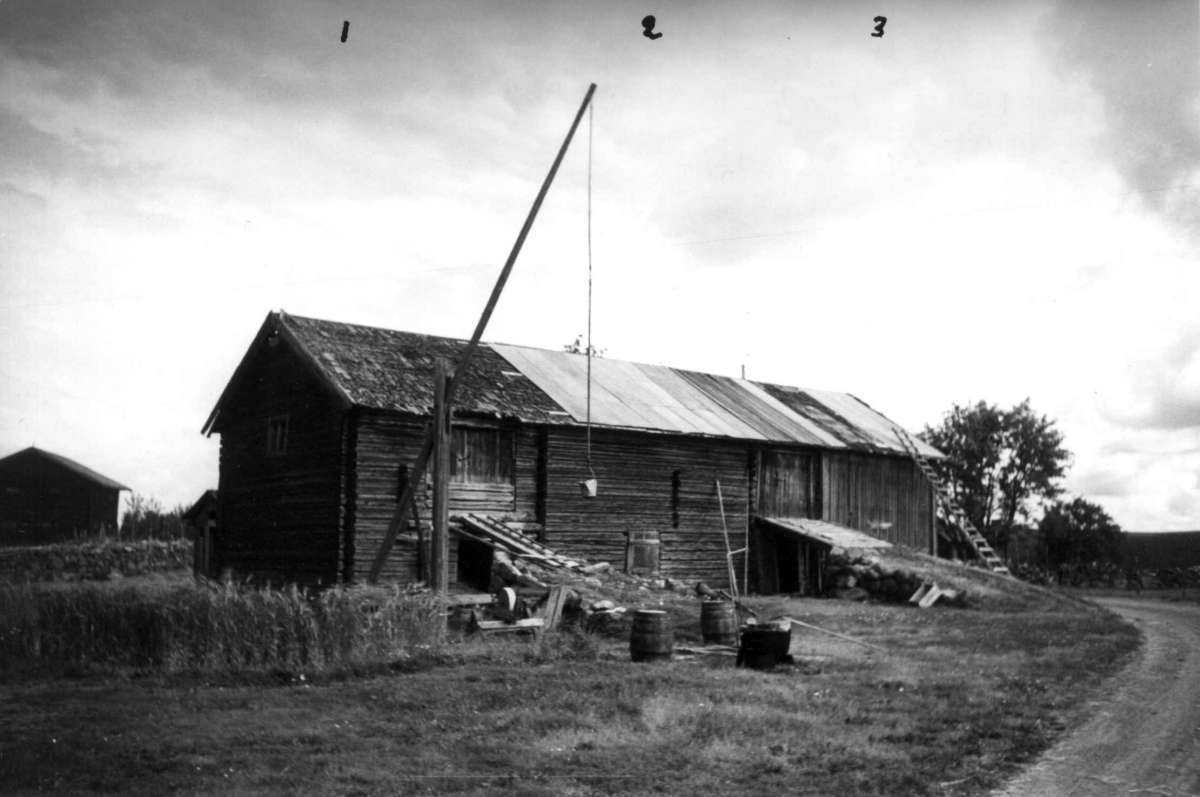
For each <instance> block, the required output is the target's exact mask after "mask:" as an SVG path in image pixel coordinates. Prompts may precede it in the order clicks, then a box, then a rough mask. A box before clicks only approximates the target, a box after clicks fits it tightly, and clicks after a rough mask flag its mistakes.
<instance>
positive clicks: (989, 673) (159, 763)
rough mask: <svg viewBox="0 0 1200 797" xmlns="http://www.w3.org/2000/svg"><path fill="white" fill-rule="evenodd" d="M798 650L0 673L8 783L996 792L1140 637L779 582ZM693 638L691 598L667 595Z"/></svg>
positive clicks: (1102, 618) (1071, 617)
mask: <svg viewBox="0 0 1200 797" xmlns="http://www.w3.org/2000/svg"><path fill="white" fill-rule="evenodd" d="M758 605H759V608H760V609H761V610H762V612H763V614H764V616H770V615H772V614H788V615H791V616H793V617H796V618H797V619H800V620H804V621H805V622H808V623H812V624H815V625H819V626H822V627H825V628H828V629H831V630H835V631H839V632H841V633H845V634H849V635H852V636H855V637H858V638H861V639H863V640H865V641H869V642H871V643H872V644H874V645H878V646H880V647H882V648H884V651H878V650H873V649H870V648H866V647H863V646H859V645H855V644H853V643H851V642H847V641H844V640H841V639H838V638H836V637H832V636H828V635H825V634H821V633H819V632H816V631H811V630H807V629H803V628H796V629H795V630H794V631H793V648H792V652H793V654H794V655H795V656H796V659H797V664H796V666H786V667H780V668H777V669H776V670H775V671H772V672H753V671H746V670H739V669H735V668H734V666H733V659H732V657H730V656H722V655H707V656H695V657H677V659H676V660H674V661H672V662H669V663H662V664H653V665H647V664H634V663H631V662H630V661H629V660H628V659H629V655H628V641H627V637H625V636H623V635H620V634H617V635H613V636H606V635H603V634H585V633H582V632H564V633H559V634H554V635H547V636H546V637H545V638H544V639H543V640H542V642H541V643H540V644H537V645H535V644H534V643H532V642H530V641H525V640H521V639H516V640H514V639H511V638H508V639H502V638H488V639H482V640H481V639H467V640H464V641H460V642H453V641H452V643H451V644H450V645H449V646H448V648H447V650H446V652H445V653H443V654H441V655H440V656H439V657H437V658H431V659H426V660H422V661H420V662H413V661H409V662H408V663H407V664H405V665H404V667H403V668H397V669H389V668H388V667H375V668H372V669H370V670H369V671H361V670H360V671H359V672H357V673H348V672H342V673H340V674H316V673H314V674H307V673H303V672H299V673H297V672H291V673H276V674H274V675H272V674H263V673H257V674H241V675H238V674H229V675H222V676H219V677H217V676H207V677H203V678H201V677H198V676H189V675H180V674H174V675H163V674H155V675H146V674H144V673H138V672H136V671H120V672H116V671H114V672H107V673H104V672H100V673H91V674H85V675H81V676H79V677H74V678H65V679H64V678H61V677H60V678H53V679H51V678H45V677H37V676H27V677H24V678H23V679H21V680H20V681H18V682H14V683H9V684H7V685H3V686H0V783H3V784H5V786H4V788H5V789H6V790H8V791H16V792H22V791H24V792H36V791H54V792H60V793H61V792H87V791H106V792H121V793H126V792H133V793H155V794H157V793H165V792H176V791H183V792H187V793H227V792H230V791H233V792H239V793H307V794H328V793H343V794H376V793H379V794H396V793H413V794H477V795H483V794H495V793H498V792H503V793H506V794H523V795H571V794H576V795H585V794H616V793H626V794H628V793H636V794H644V793H662V794H695V793H700V794H709V795H730V794H775V793H781V794H782V793H787V794H821V795H831V794H839V795H840V794H878V795H903V794H980V793H985V792H986V791H987V790H988V788H989V787H991V786H994V785H996V784H998V783H1000V782H1001V781H1002V780H1003V779H1004V778H1005V777H1006V776H1008V775H1009V774H1011V773H1012V772H1013V771H1014V770H1015V768H1016V767H1017V766H1019V764H1020V763H1021V762H1023V761H1026V760H1028V759H1030V758H1031V757H1033V756H1035V755H1037V754H1038V753H1039V752H1040V751H1041V750H1043V749H1045V747H1046V746H1048V744H1049V743H1050V741H1051V740H1052V739H1053V738H1054V737H1055V736H1056V735H1057V734H1059V733H1060V732H1061V731H1062V730H1063V729H1064V728H1066V727H1067V726H1068V725H1069V724H1070V723H1071V722H1072V721H1073V718H1074V717H1075V715H1076V712H1077V711H1079V709H1080V707H1081V705H1082V704H1083V703H1084V701H1085V700H1086V698H1087V697H1088V695H1089V694H1091V692H1092V690H1094V689H1096V688H1097V686H1098V685H1099V684H1100V682H1101V681H1102V679H1103V678H1105V677H1106V676H1108V675H1110V674H1112V673H1114V672H1115V671H1116V669H1117V668H1118V667H1119V666H1120V665H1121V663H1122V662H1124V661H1125V660H1126V659H1127V657H1128V656H1129V655H1130V654H1131V652H1132V651H1133V649H1134V648H1135V647H1136V644H1137V635H1136V632H1135V631H1134V630H1133V629H1132V628H1131V627H1129V626H1128V625H1125V624H1123V623H1120V622H1118V621H1116V620H1115V618H1113V617H1112V616H1111V615H1109V614H1107V613H1104V612H1102V611H1099V610H1095V609H1091V608H1089V607H1087V606H1085V605H1083V604H1082V603H1078V602H1062V601H1048V602H1047V604H1046V605H1045V607H1043V608H1042V609H1027V610H1025V611H1019V612H1018V611H988V610H986V609H982V608H974V609H967V610H959V609H943V608H934V609H931V610H928V611H922V610H918V609H915V608H909V607H901V606H885V605H872V604H855V603H845V602H839V601H827V600H825V601H820V600H784V599H771V600H765V599H764V600H761V601H759V602H758ZM670 608H672V610H673V612H674V614H675V616H676V618H677V621H678V622H677V638H678V640H679V642H680V643H684V644H686V643H688V642H689V641H693V640H698V639H699V620H698V609H697V607H696V606H695V604H694V603H690V604H689V603H687V602H686V601H684V600H682V599H675V601H674V602H673V603H671V605H670Z"/></svg>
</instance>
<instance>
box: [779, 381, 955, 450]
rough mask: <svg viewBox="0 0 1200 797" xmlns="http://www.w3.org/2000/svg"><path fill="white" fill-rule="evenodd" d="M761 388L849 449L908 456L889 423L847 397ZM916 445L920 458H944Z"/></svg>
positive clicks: (827, 392)
mask: <svg viewBox="0 0 1200 797" xmlns="http://www.w3.org/2000/svg"><path fill="white" fill-rule="evenodd" d="M760 386H761V387H762V388H763V390H765V391H766V392H767V393H768V394H770V395H771V396H773V397H774V398H776V399H778V400H779V401H780V402H781V403H783V404H785V405H787V407H788V408H789V409H791V410H792V411H794V412H795V413H797V414H798V415H801V416H803V417H805V418H808V419H809V420H811V421H812V422H813V423H815V424H817V425H818V426H820V427H821V428H822V429H824V430H825V431H827V432H829V433H830V434H832V435H834V436H835V437H837V438H838V439H839V440H841V441H842V442H843V443H845V444H846V445H847V446H848V447H849V448H857V449H865V450H867V451H888V452H895V453H899V454H907V452H906V451H905V449H904V444H903V443H901V442H900V439H899V438H897V437H896V435H895V433H894V432H893V431H892V426H893V425H894V424H893V423H892V421H890V420H889V419H888V418H886V417H884V416H883V415H881V414H880V413H878V412H876V411H875V410H873V409H872V408H871V407H870V406H869V405H867V404H865V403H864V402H862V401H860V400H859V399H857V398H855V397H854V396H852V395H850V394H849V393H836V392H834V391H830V390H809V389H807V388H799V387H788V386H787V385H771V384H765V383H763V384H761V385H760ZM914 440H916V438H914ZM916 443H917V448H918V449H919V450H920V452H921V454H922V455H923V456H926V457H929V458H931V459H941V458H943V456H944V455H943V454H942V453H941V452H940V451H938V450H937V449H936V448H934V447H933V446H931V445H929V444H928V443H925V442H922V441H920V440H916Z"/></svg>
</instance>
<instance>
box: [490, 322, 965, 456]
mask: <svg viewBox="0 0 1200 797" xmlns="http://www.w3.org/2000/svg"><path fill="white" fill-rule="evenodd" d="M490 346H491V348H492V350H493V351H495V352H496V353H497V354H499V355H500V356H501V357H503V358H504V359H506V360H508V361H509V362H510V363H512V365H513V367H514V368H516V369H517V370H518V371H520V372H521V373H523V374H525V375H526V376H528V377H529V379H530V380H531V381H532V382H533V383H534V384H535V385H537V386H538V387H540V388H541V389H542V390H544V391H545V392H546V394H547V395H549V396H550V397H551V398H552V399H554V401H556V402H557V403H558V404H560V405H561V406H562V407H563V409H565V410H566V411H567V412H568V413H570V416H571V418H572V419H573V420H575V421H576V422H578V423H583V422H584V421H585V420H586V418H587V358H586V357H583V356H581V355H578V354H571V353H569V352H561V351H549V350H546V349H534V348H529V347H525V346H508V345H502V344H490ZM591 420H592V423H593V424H595V425H597V426H614V427H621V428H628V429H649V430H654V431H659V432H677V433H680V434H702V435H713V436H718V437H734V438H739V439H743V440H762V441H770V442H779V443H795V444H800V445H810V446H819V447H822V448H850V449H858V450H867V451H887V452H890V453H896V454H905V453H906V452H905V450H904V446H903V444H902V443H901V442H900V440H899V439H898V438H897V437H896V436H895V435H894V434H893V433H892V431H891V429H892V422H891V421H889V420H888V419H887V418H885V417H883V416H882V415H880V414H879V413H877V412H875V411H874V410H873V409H871V408H870V407H868V406H867V405H866V404H864V403H862V402H861V401H859V400H858V399H856V398H854V397H853V396H851V395H849V394H846V393H834V392H831V391H817V390H802V389H800V388H792V387H783V386H778V385H760V384H756V383H754V382H750V381H747V380H744V379H734V378H731V377H727V376H717V375H714V374H703V373H698V372H695V371H683V370H680V369H676V368H669V367H667V366H663V365H645V364H641V363H631V362H623V361H621V360H611V359H607V358H593V360H592V413H591ZM922 447H923V449H922V450H923V451H924V453H926V454H927V455H928V456H932V457H939V456H941V455H940V454H939V453H938V452H937V451H935V450H934V449H933V448H931V447H929V446H926V445H924V444H922Z"/></svg>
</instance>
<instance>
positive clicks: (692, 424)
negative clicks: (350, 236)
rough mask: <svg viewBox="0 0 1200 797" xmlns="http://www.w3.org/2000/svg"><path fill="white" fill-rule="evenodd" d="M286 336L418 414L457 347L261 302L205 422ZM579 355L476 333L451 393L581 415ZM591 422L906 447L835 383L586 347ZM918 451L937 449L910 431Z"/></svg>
mask: <svg viewBox="0 0 1200 797" xmlns="http://www.w3.org/2000/svg"><path fill="white" fill-rule="evenodd" d="M276 333H282V335H283V337H285V338H286V339H287V340H289V341H290V342H291V344H293V345H294V347H295V348H296V349H297V350H298V351H299V352H300V353H301V354H302V355H303V356H304V358H305V359H306V360H307V361H308V362H310V363H311V364H312V366H313V367H314V368H316V369H317V372H318V373H319V374H320V376H321V377H322V379H323V380H324V381H325V382H326V383H327V384H328V385H329V387H330V388H331V389H332V390H333V391H334V392H335V393H337V395H338V396H340V397H341V400H342V401H344V402H346V403H347V404H348V405H352V406H359V407H369V408H373V409H381V410H392V411H398V412H404V413H411V414H415V415H427V414H428V413H429V412H430V411H431V405H432V403H433V395H432V393H433V391H432V381H433V378H432V377H433V371H434V362H435V360H436V359H437V358H444V359H448V360H450V361H451V362H453V361H455V360H457V359H458V357H459V356H460V354H461V353H462V350H463V348H464V346H465V345H466V341H463V340H457V339H453V338H441V337H435V336H432V335H421V334H416V333H412V332H399V331H395V330H390V329H379V328H376V327H365V326H359V325H355V324H344V323H339V322H335V321H322V320H319V319H315V318H304V317H301V316H293V315H288V314H286V313H283V312H280V313H271V314H269V315H268V316H267V320H266V321H265V322H264V323H263V327H262V329H260V331H259V335H258V337H257V338H256V340H255V343H254V344H253V345H252V346H251V349H250V351H248V352H247V354H246V356H245V357H244V358H243V361H242V363H241V365H239V366H238V369H237V371H235V373H234V376H233V378H232V379H231V380H230V384H229V385H227V386H226V388H225V392H224V393H222V396H221V399H220V400H218V402H217V406H216V407H215V408H214V409H213V412H212V414H211V415H210V416H209V420H208V422H207V423H206V424H205V432H210V431H218V432H219V431H220V428H219V422H218V420H217V419H218V417H219V413H220V408H221V406H222V405H223V404H224V403H225V401H226V399H227V397H228V396H229V395H231V391H232V390H233V389H234V385H235V383H237V382H238V381H239V380H240V379H242V378H244V374H243V372H244V371H247V370H248V369H250V368H251V367H252V366H251V365H250V364H249V363H250V362H251V361H252V360H253V359H254V357H255V356H256V355H255V352H256V351H259V350H260V346H265V345H266V344H267V342H268V341H269V340H270V339H271V336H273V335H275V334H276ZM587 365H588V363H587V358H586V357H584V356H582V355H579V354H572V353H569V352H564V351H550V350H547V349H535V348H530V347H526V346H509V345H502V344H482V345H481V346H480V347H479V348H478V349H477V350H476V354H475V357H474V359H473V360H472V363H471V366H470V369H469V372H468V373H467V374H466V376H465V378H462V380H461V382H460V384H459V389H458V392H457V394H456V396H455V410H456V412H458V413H460V414H483V415H489V416H493V417H501V418H512V419H515V420H519V421H522V422H525V423H533V424H545V425H576V424H582V423H584V422H585V421H586V419H587V417H588V413H587V387H588V381H587V379H588V377H587ZM591 422H592V423H593V424H595V425H596V426H608V427H615V428H624V429H644V430H649V431H657V432H667V433H675V434H695V435H707V436H711V437H729V438H734V439H740V440H756V441H763V442H776V443H789V444H796V445H808V446H817V447H821V448H832V449H851V450H861V451H876V452H887V453H894V454H899V455H906V452H905V450H904V447H903V445H902V444H901V442H900V441H899V440H898V439H897V438H896V436H895V435H894V434H893V433H892V431H891V429H892V423H891V421H889V420H888V419H887V418H885V417H884V416H882V415H880V414H879V413H877V412H875V411H874V410H873V409H871V408H870V407H869V406H867V405H866V404H864V403H863V402H861V401H859V400H858V399H856V398H855V397H853V396H851V395H849V394H846V393H835V392H831V391H818V390H803V389H801V388H794V387H786V386H782V385H770V384H763V383H755V382H750V381H747V380H744V379H734V378H731V377H726V376H717V375H714V374H704V373H698V372H695V371H684V370H680V369H675V368H669V367H667V366H662V365H646V364H643V363H633V362H626V361H622V360H613V359H609V358H593V359H592V406H591ZM919 445H920V447H921V450H922V452H923V453H925V454H926V455H927V456H931V457H940V456H941V454H940V453H939V452H937V451H936V450H935V449H933V448H931V447H930V446H928V445H926V444H924V443H919Z"/></svg>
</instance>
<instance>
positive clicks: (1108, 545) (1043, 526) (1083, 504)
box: [1038, 498, 1125, 567]
mask: <svg viewBox="0 0 1200 797" xmlns="http://www.w3.org/2000/svg"><path fill="white" fill-rule="evenodd" d="M1038 531H1039V532H1041V534H1042V538H1043V539H1044V540H1045V542H1046V549H1047V552H1048V553H1049V556H1050V564H1051V566H1055V567H1056V566H1058V565H1061V564H1083V563H1087V562H1113V563H1115V562H1117V561H1118V560H1119V559H1120V558H1121V541H1122V540H1123V539H1124V536H1125V532H1123V531H1121V527H1120V526H1118V525H1117V523H1116V521H1114V520H1113V519H1112V518H1111V517H1109V515H1108V513H1107V512H1105V511H1104V508H1103V507H1101V506H1099V505H1098V504H1093V503H1092V502H1091V501H1086V500H1084V499H1082V498H1076V499H1075V500H1073V501H1071V502H1070V503H1067V502H1066V501H1056V502H1054V504H1052V505H1051V506H1050V508H1049V509H1047V510H1046V514H1045V515H1043V516H1042V521H1041V523H1039V524H1038Z"/></svg>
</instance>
